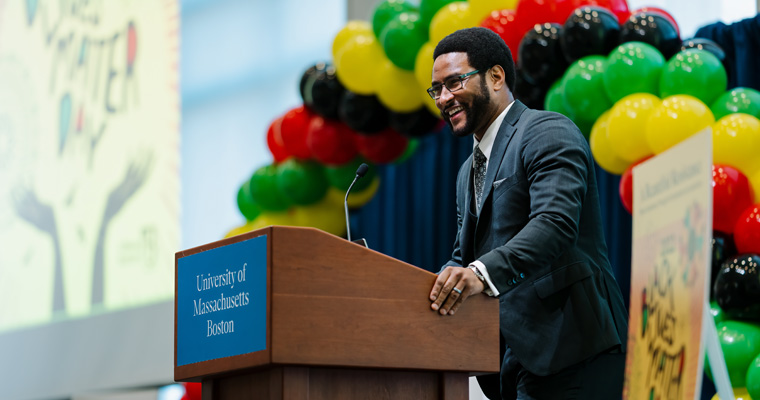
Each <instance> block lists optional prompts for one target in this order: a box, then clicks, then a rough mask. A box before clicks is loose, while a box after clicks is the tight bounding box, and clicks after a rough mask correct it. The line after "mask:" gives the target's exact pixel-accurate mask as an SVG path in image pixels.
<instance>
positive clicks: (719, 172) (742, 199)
mask: <svg viewBox="0 0 760 400" xmlns="http://www.w3.org/2000/svg"><path fill="white" fill-rule="evenodd" d="M712 174H713V178H712V186H713V229H714V230H718V231H721V232H724V233H732V232H733V231H734V226H735V225H736V221H737V220H738V219H739V216H741V214H742V212H744V210H745V209H747V207H749V206H750V205H752V189H751V187H750V184H749V180H747V177H746V176H744V174H743V173H741V172H740V171H739V170H737V169H736V168H734V167H731V166H728V165H720V164H716V165H713V167H712Z"/></svg>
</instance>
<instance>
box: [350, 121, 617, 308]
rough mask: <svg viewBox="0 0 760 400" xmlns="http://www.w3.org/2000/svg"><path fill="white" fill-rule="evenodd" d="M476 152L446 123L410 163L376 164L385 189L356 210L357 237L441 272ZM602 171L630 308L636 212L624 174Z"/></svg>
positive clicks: (609, 234)
mask: <svg viewBox="0 0 760 400" xmlns="http://www.w3.org/2000/svg"><path fill="white" fill-rule="evenodd" d="M471 152H472V138H471V137H466V138H456V137H454V136H453V135H452V134H451V131H450V129H449V128H448V127H445V128H444V129H442V130H441V132H437V133H433V134H431V135H429V136H427V137H424V138H422V139H421V140H420V144H419V147H418V149H417V151H416V153H415V154H414V156H412V157H411V158H410V159H409V160H407V161H406V162H404V163H401V164H391V165H384V166H377V167H375V168H377V169H378V170H377V172H378V175H379V177H380V179H381V183H380V189H379V190H378V192H377V194H376V195H375V197H374V198H373V199H372V200H371V201H370V202H369V203H367V204H366V205H365V206H363V207H361V208H360V209H359V210H355V211H353V212H352V215H351V227H352V228H351V236H352V237H354V238H360V237H363V238H365V239H367V242H368V244H369V247H370V248H372V249H374V250H377V251H379V252H381V253H384V254H388V255H390V256H391V257H395V258H398V259H400V260H403V261H406V262H408V263H410V264H413V265H416V266H418V267H420V268H424V269H427V270H429V271H433V272H437V271H438V270H439V268H440V266H441V265H443V264H444V263H445V262H446V261H447V260H448V259H449V258H450V257H451V251H452V249H453V244H454V237H455V235H456V229H457V227H456V203H455V194H454V187H455V182H456V176H457V172H458V171H459V167H460V166H461V165H462V163H463V162H464V161H465V160H466V159H467V157H468V156H469V155H470V153H471ZM596 170H597V179H598V183H599V195H600V202H601V206H602V217H603V220H604V222H605V225H604V228H605V229H604V230H605V236H606V239H607V246H608V248H609V256H610V262H611V263H612V266H613V269H614V272H615V276H616V277H617V279H618V283H619V284H620V288H621V290H622V291H623V296H624V298H625V300H626V306H627V303H628V292H629V289H630V270H631V216H630V215H629V214H628V213H627V212H626V211H625V209H624V208H623V206H622V205H621V203H620V199H619V196H618V185H619V182H620V177H618V176H614V175H611V174H608V173H607V172H605V171H604V170H602V169H600V168H598V167H597V168H596ZM536 246H541V244H540V243H536Z"/></svg>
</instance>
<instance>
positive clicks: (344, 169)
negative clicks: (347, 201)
mask: <svg viewBox="0 0 760 400" xmlns="http://www.w3.org/2000/svg"><path fill="white" fill-rule="evenodd" d="M363 162H366V161H365V160H363V159H362V158H361V157H357V158H356V159H354V161H351V162H349V163H347V164H345V165H341V166H338V167H329V166H327V167H325V175H327V181H328V182H330V186H332V187H334V188H336V189H338V190H340V191H342V192H345V191H346V190H348V187H349V186H351V182H353V180H354V177H356V170H357V169H358V168H359V166H360V165H362V163H363ZM367 165H369V170H367V173H366V174H365V175H364V177H363V178H360V179H359V180H357V181H356V183H355V184H354V188H353V189H351V191H352V192H353V191H354V190H355V191H357V192H361V191H363V190H364V189H366V188H368V187H369V185H370V184H371V183H372V181H373V180H374V179H375V175H376V174H377V172H375V169H376V168H375V167H374V166H372V164H369V163H368V164H367Z"/></svg>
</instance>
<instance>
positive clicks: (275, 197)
mask: <svg viewBox="0 0 760 400" xmlns="http://www.w3.org/2000/svg"><path fill="white" fill-rule="evenodd" d="M249 183H250V185H249V186H250V187H249V189H250V191H251V198H252V199H253V202H254V203H256V204H258V205H259V207H261V209H262V210H263V211H285V210H287V209H288V208H290V204H291V203H290V200H289V199H288V197H287V196H285V194H284V193H282V191H280V188H279V187H278V185H277V166H275V165H267V166H264V167H261V168H259V169H257V170H256V171H255V172H254V173H253V176H251V180H250V182H249Z"/></svg>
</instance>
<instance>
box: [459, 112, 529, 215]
mask: <svg viewBox="0 0 760 400" xmlns="http://www.w3.org/2000/svg"><path fill="white" fill-rule="evenodd" d="M526 109H527V107H526V106H525V105H524V104H523V103H521V102H520V101H519V100H515V103H514V104H512V107H511V108H510V109H509V111H508V112H507V115H505V116H504V120H503V121H502V122H501V126H500V127H499V130H498V131H497V132H496V138H495V139H494V142H493V147H492V148H491V156H490V157H489V159H488V169H487V170H486V180H485V182H484V183H483V197H481V199H480V201H481V204H480V209H481V210H483V205H484V204H485V202H486V199H487V198H489V197H490V195H491V192H492V191H493V181H494V179H495V178H496V173H497V172H498V171H499V168H500V167H501V162H502V160H503V159H504V154H505V153H506V149H507V145H508V144H509V141H510V139H512V135H513V134H514V133H515V124H516V123H517V121H518V120H519V119H520V115H522V113H523V111H525V110H526ZM470 159H472V156H470ZM470 165H472V161H470Z"/></svg>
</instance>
